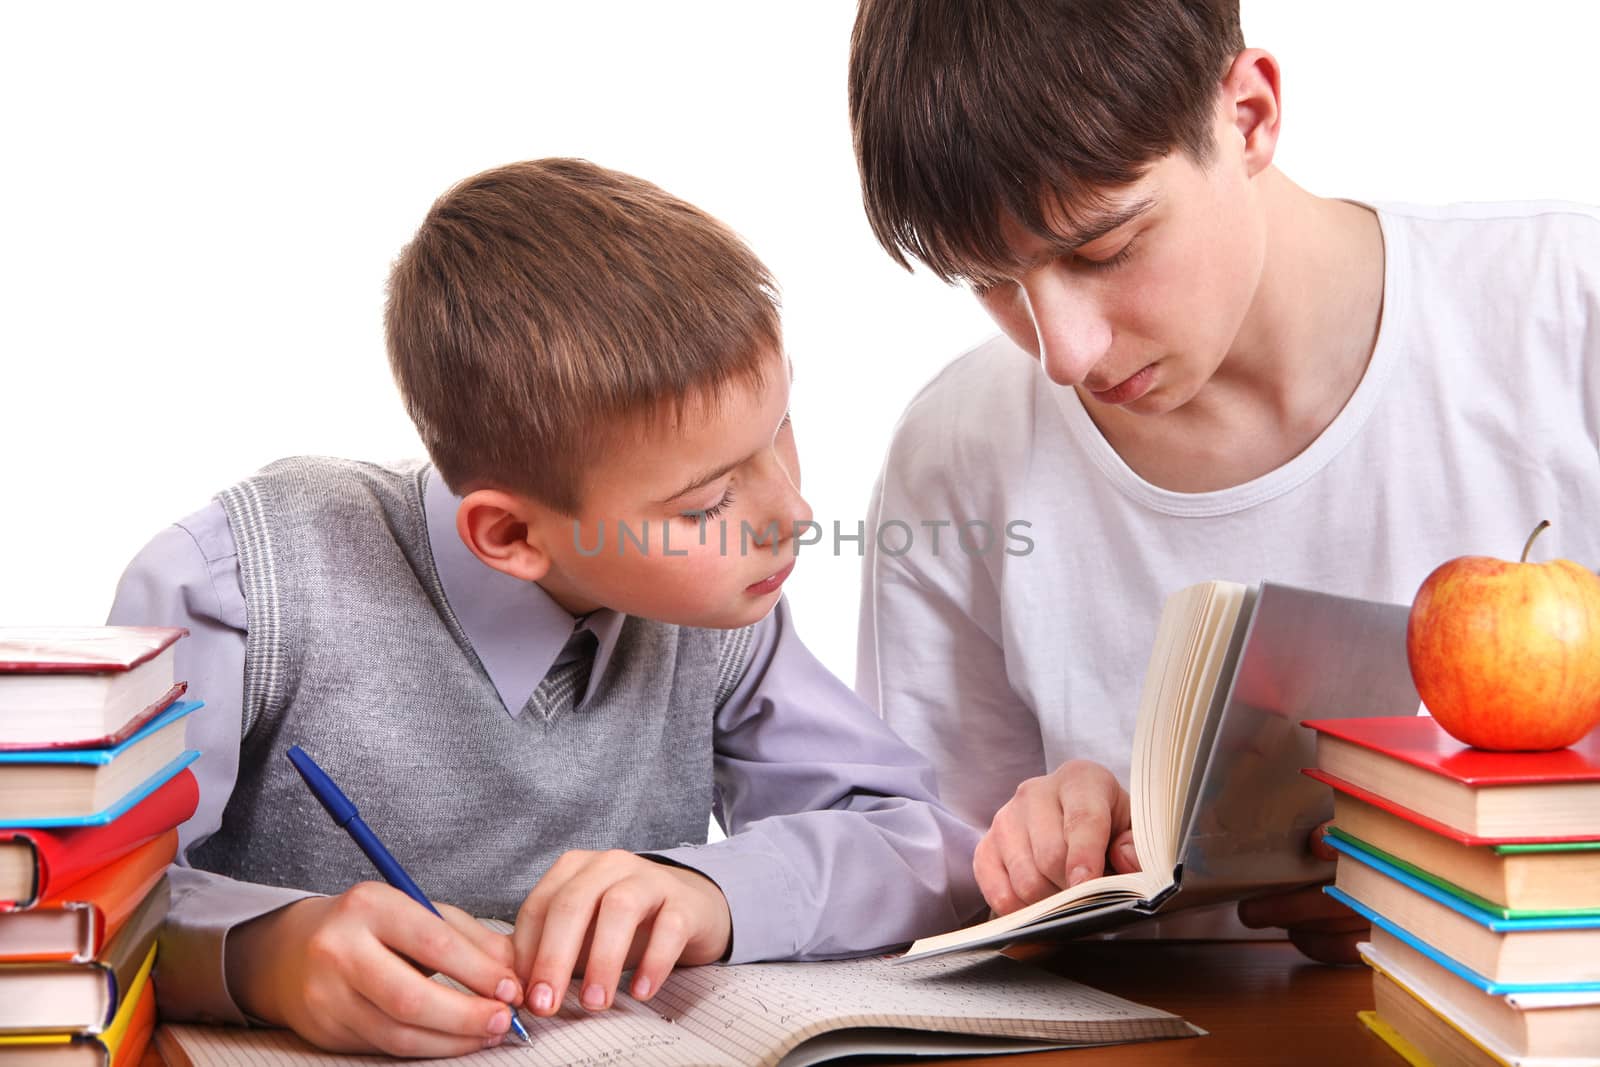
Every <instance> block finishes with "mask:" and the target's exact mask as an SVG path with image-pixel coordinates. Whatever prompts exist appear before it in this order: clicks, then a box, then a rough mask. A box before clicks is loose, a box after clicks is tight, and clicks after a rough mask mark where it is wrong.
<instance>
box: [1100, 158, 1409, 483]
mask: <svg viewBox="0 0 1600 1067" xmlns="http://www.w3.org/2000/svg"><path fill="white" fill-rule="evenodd" d="M1259 180H1260V181H1261V183H1262V184H1261V204H1262V211H1263V213H1264V215H1265V218H1266V233H1267V237H1266V241H1267V244H1266V254H1265V259H1264V263H1263V266H1262V271H1261V279H1260V282H1259V283H1258V285H1257V289H1256V294H1255V298H1254V300H1253V302H1252V304H1251V306H1250V310H1249V311H1248V312H1247V313H1246V316H1245V320H1244V323H1243V325H1242V326H1241V327H1240V330H1239V333H1238V336H1237V337H1236V338H1235V340H1234V343H1233V346H1232V347H1231V348H1230V350H1229V352H1228V354H1227V356H1226V357H1225V358H1224V360H1223V362H1222V364H1221V366H1220V367H1219V368H1218V369H1217V372H1216V374H1215V375H1214V376H1213V377H1212V379H1211V380H1210V381H1209V382H1207V384H1206V385H1205V386H1204V387H1202V389H1201V390H1200V392H1199V393H1197V394H1196V395H1195V397H1194V399H1192V400H1191V401H1189V402H1188V403H1187V404H1185V405H1183V406H1182V407H1180V408H1178V409H1176V410H1174V411H1172V412H1169V413H1167V414H1164V415H1158V416H1138V415H1132V414H1129V413H1125V412H1120V411H1115V412H1110V413H1102V414H1099V415H1097V418H1096V422H1097V424H1099V426H1100V429H1101V432H1102V433H1104V434H1105V436H1106V439H1107V440H1108V441H1109V442H1110V443H1111V445H1112V447H1113V448H1115V449H1116V450H1117V452H1118V453H1119V454H1120V455H1121V456H1122V458H1123V460H1124V461H1125V462H1126V463H1128V465H1129V466H1130V467H1132V468H1133V469H1134V470H1135V471H1136V472H1138V473H1139V475H1140V476H1141V477H1143V478H1144V479H1145V480H1146V481H1149V482H1151V483H1153V484H1155V485H1158V486H1161V487H1162V488H1165V489H1171V490H1174V491H1177V492H1206V491H1210V490H1217V489H1225V488H1229V487H1231V486H1235V485H1240V484H1243V483H1244V482H1247V481H1250V480H1251V479H1253V478H1257V477H1260V476H1261V475H1263V474H1266V473H1268V472H1270V471H1272V470H1275V469H1276V468H1278V467H1280V466H1282V465H1283V464H1284V463H1286V462H1288V461H1289V460H1290V459H1292V458H1294V457H1295V456H1296V455H1298V454H1299V453H1300V452H1302V451H1303V450H1304V449H1305V448H1306V447H1307V446H1308V445H1310V444H1311V442H1312V441H1314V440H1315V439H1316V438H1317V436H1318V435H1319V434H1321V433H1322V431H1323V430H1325V429H1327V427H1328V425H1329V424H1330V423H1331V422H1333V420H1334V418H1335V417H1336V416H1337V415H1338V414H1339V412H1340V411H1341V410H1342V409H1343V408H1344V405H1345V403H1346V402H1347V401H1348V400H1349V399H1350V397H1351V395H1352V394H1353V393H1354V392H1355V390H1356V387H1357V386H1358V385H1359V384H1360V383H1361V378H1362V376H1363V374H1364V373H1365V372H1366V368H1367V363H1368V361H1369V360H1370V358H1371V356H1372V351H1373V347H1374V344H1375V343H1376V340H1377V336H1378V324H1379V321H1380V317H1381V314H1382V308H1383V280H1384V254H1383V237H1382V234H1381V231H1380V229H1379V226H1378V220H1377V216H1376V215H1375V214H1374V213H1373V212H1372V211H1371V210H1370V209H1368V208H1365V207H1361V206H1359V205H1356V204H1351V203H1348V202H1346V201H1341V200H1328V199H1323V198H1321V197H1316V196H1312V195H1311V194H1310V193H1308V192H1306V191H1305V190H1304V189H1301V188H1300V187H1299V186H1297V185H1295V184H1294V183H1293V182H1291V181H1290V180H1289V179H1288V178H1286V177H1284V176H1283V175H1282V174H1281V173H1280V172H1278V171H1277V170H1276V169H1275V168H1274V169H1270V170H1268V171H1267V172H1266V173H1264V174H1263V175H1261V177H1260V179H1259ZM1180 443H1181V446H1182V447H1174V445H1176V444H1180Z"/></svg>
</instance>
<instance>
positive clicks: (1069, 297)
mask: <svg viewBox="0 0 1600 1067" xmlns="http://www.w3.org/2000/svg"><path fill="white" fill-rule="evenodd" d="M1024 291H1025V292H1026V293H1027V296H1028V307H1029V311H1030V313H1031V315H1032V317H1033V328H1034V335H1035V337H1036V338H1037V343H1038V351H1039V361H1040V363H1041V364H1042V365H1043V366H1044V372H1045V375H1046V376H1047V377H1048V378H1049V379H1050V380H1051V381H1053V382H1055V383H1056V384H1058V385H1082V384H1083V383H1084V381H1085V380H1086V379H1087V378H1088V377H1089V374H1090V372H1091V371H1093V370H1094V368H1095V366H1096V364H1098V363H1099V362H1100V361H1101V360H1102V359H1103V358H1105V354H1106V352H1107V350H1108V349H1110V347H1111V324H1110V323H1109V322H1107V321H1106V318H1105V315H1104V314H1103V313H1102V312H1101V310H1100V307H1099V304H1098V302H1097V301H1096V300H1095V299H1094V297H1093V296H1092V295H1091V294H1089V293H1086V292H1084V291H1082V290H1081V289H1079V288H1077V287H1075V286H1072V285H1068V284H1065V283H1062V282H1059V281H1056V280H1054V279H1045V280H1042V281H1040V282H1037V283H1034V284H1031V285H1028V286H1026V287H1025V288H1024Z"/></svg>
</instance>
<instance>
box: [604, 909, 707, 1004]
mask: <svg viewBox="0 0 1600 1067" xmlns="http://www.w3.org/2000/svg"><path fill="white" fill-rule="evenodd" d="M689 930H690V924H689V922H688V921H687V920H686V919H685V918H684V916H683V914H682V913H681V912H679V911H678V910H677V909H676V908H662V909H661V910H660V911H659V912H657V913H656V921H655V922H654V923H653V924H652V925H651V927H650V940H649V942H648V943H647V944H646V945H645V948H644V952H643V953H641V955H640V956H639V962H638V964H637V965H636V966H635V967H634V969H633V985H632V987H631V988H630V989H629V992H631V993H632V994H633V996H634V999H636V1000H649V999H650V998H651V997H653V996H655V995H656V990H658V989H660V988H661V986H662V984H663V983H665V982H666V980H667V976H668V975H670V974H671V973H672V968H673V966H674V965H675V964H676V963H677V962H678V960H679V959H680V958H681V957H682V956H683V950H684V948H685V947H686V946H687V945H688V943H689ZM593 958H594V957H593V956H592V955H591V956H590V959H591V961H592V960H593Z"/></svg>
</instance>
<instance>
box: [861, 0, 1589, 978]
mask: <svg viewBox="0 0 1600 1067" xmlns="http://www.w3.org/2000/svg"><path fill="white" fill-rule="evenodd" d="M850 109H851V118H852V123H853V127H854V132H855V141H856V148H857V155H858V160H859V163H860V168H861V177H862V188H863V193H864V198H865V202H866V209H867V214H868V217H869V219H870V220H871V223H872V226H873V229H874V231H875V233H876V234H877V236H878V238H879V240H880V242H881V243H882V244H883V245H884V247H885V248H886V249H888V250H889V252H890V254H891V255H893V256H894V257H895V258H896V259H897V260H899V261H900V262H901V263H902V264H907V265H909V261H910V258H912V257H914V258H916V259H918V260H921V261H922V262H923V263H925V264H926V265H928V266H929V267H930V268H931V269H932V270H933V271H934V272H935V273H936V274H938V275H939V276H940V277H942V278H944V279H946V280H947V281H957V282H963V283H965V284H967V285H968V286H970V287H971V288H972V290H973V291H974V292H975V294H976V295H977V297H978V299H979V300H980V301H982V303H983V305H984V306H985V308H986V309H988V311H989V312H990V314H991V315H992V316H993V317H994V319H995V321H996V322H997V323H998V324H999V326H1000V328H1001V330H1002V332H1003V333H1004V337H1002V338H997V339H995V340H993V341H991V342H989V343H987V344H985V345H982V346H981V347H979V348H977V349H976V350H974V351H972V352H970V353H968V354H967V355H965V356H963V357H962V358H961V359H960V360H958V361H956V362H955V363H954V364H953V365H951V366H950V367H949V368H947V369H946V370H945V371H944V372H943V373H942V374H941V375H940V376H939V377H938V378H936V379H935V380H934V381H933V382H932V383H931V384H930V385H929V386H928V387H927V388H926V389H924V390H923V392H922V393H921V395H920V396H918V398H917V399H916V400H915V401H914V402H913V403H912V405H911V407H910V409H909V410H908V412H907V413H906V415H905V418H904V420H903V422H902V424H901V426H900V428H899V430H898V432H897V434H896V437H895V440H894V443H893V445H892V446H891V450H890V453H889V455H888V458H887V460H886V461H885V466H884V471H883V477H882V481H881V484H880V489H879V494H878V497H877V499H876V500H875V502H874V512H875V514H876V515H877V516H878V518H879V519H880V520H888V519H891V518H893V519H899V520H902V521H907V522H911V523H913V524H914V523H916V522H917V521H918V520H919V519H938V520H944V521H950V520H956V521H962V520H983V521H985V522H987V523H989V524H990V527H991V528H1001V527H1003V526H1004V524H1005V523H1007V522H1010V521H1012V520H1025V521H1028V522H1030V523H1031V524H1032V527H1031V529H1030V530H1029V531H1028V532H1029V535H1030V537H1031V539H1032V540H1033V542H1034V544H1035V546H1036V550H1035V551H1033V552H1032V553H1031V554H1029V555H1024V556H1016V555H1008V554H1005V553H988V554H984V555H973V554H968V553H963V552H960V551H946V552H944V553H943V554H937V553H935V552H933V551H932V550H931V549H930V548H929V546H928V545H926V544H920V543H919V544H917V545H915V546H914V547H913V548H912V549H911V551H910V552H908V553H906V554H904V555H902V556H899V557H891V556H889V555H887V554H883V553H877V554H874V555H873V556H872V558H870V559H869V561H868V570H867V586H866V590H865V594H864V600H863V606H862V636H861V654H860V659H859V664H860V667H859V670H860V674H859V679H858V688H859V690H860V691H861V692H862V693H863V694H864V695H865V696H866V697H867V698H868V699H869V700H871V701H872V702H874V703H875V704H876V705H877V706H878V707H879V708H880V709H881V711H882V713H883V715H884V717H885V718H886V720H887V721H888V722H889V724H890V725H891V726H893V727H895V729H896V730H897V731H898V732H900V733H901V734H902V735H903V736H905V737H906V738H907V739H908V740H910V741H911V742H912V743H913V744H914V745H916V746H917V747H918V748H919V749H920V750H921V751H923V752H925V753H927V754H928V755H929V756H930V757H931V758H932V759H933V761H934V765H935V767H936V769H937V770H938V773H939V782H940V787H941V789H942V791H943V795H944V796H945V798H946V799H947V801H948V802H949V803H950V804H951V806H952V807H953V808H954V809H955V810H956V811H957V812H958V813H960V814H961V815H963V816H964V817H966V818H967V819H969V820H971V821H972V822H973V823H975V824H976V825H979V826H988V827H990V829H989V832H988V834H987V835H986V836H985V838H984V840H983V842H982V843H981V844H980V846H979V849H978V852H977V859H976V867H977V874H978V878H979V882H980V884H981V886H982V887H983V890H984V893H985V896H986V897H987V899H988V900H989V902H990V903H991V905H993V906H994V907H995V908H996V909H997V910H1000V911H1009V910H1011V909H1013V908H1016V907H1018V906H1020V905H1021V904H1023V903H1026V902H1028V901H1032V900H1035V899H1037V898H1039V897H1041V896H1044V895H1046V894H1048V893H1050V892H1052V891H1054V890H1055V889H1056V887H1059V886H1068V885H1071V884H1075V883H1077V882H1080V881H1082V880H1083V879H1085V878H1089V877H1093V876H1096V875H1098V874H1100V873H1101V872H1102V870H1103V869H1104V868H1105V867H1106V865H1107V864H1108V863H1109V864H1110V865H1111V866H1113V867H1115V868H1117V869H1122V870H1126V869H1131V868H1133V867H1134V866H1136V865H1137V862H1138V861H1137V857H1135V856H1134V855H1133V853H1132V844H1131V838H1130V834H1129V833H1128V827H1129V810H1128V797H1127V794H1126V792H1125V791H1124V789H1123V788H1122V786H1121V785H1120V784H1119V779H1122V780H1125V779H1126V775H1127V769H1128V763H1129V752H1130V747H1131V746H1130V737H1131V730H1132V723H1133V716H1134V711H1135V708H1136V706H1137V688H1138V685H1139V680H1140V678H1141V677H1142V676H1143V665H1144V659H1145V657H1146V656H1147V655H1148V651H1149V648H1150V643H1151V637H1152V634H1153V631H1154V626H1155V619H1156V615H1157V613H1158V612H1159V610H1160V606H1161V603H1162V601H1163V600H1164V598H1165V597H1166V595H1167V594H1168V593H1170V592H1172V591H1173V590H1174V589H1176V588H1179V587H1181V586H1184V585H1187V584H1189V583H1192V582H1195V581H1199V580H1203V579H1208V578H1229V579H1233V580H1236V581H1244V582H1251V581H1255V580H1257V579H1260V578H1272V579H1276V580H1280V581H1289V582H1294V583H1298V584H1303V585H1309V586H1313V587H1316V588H1321V589H1327V590H1330V591H1334V592H1340V593H1349V594H1354V595H1360V596H1366V597H1372V598H1379V599H1386V600H1395V601H1402V602H1404V601H1408V600H1409V599H1410V598H1411V596H1412V594H1413V593H1414V591H1415V590H1416V588H1417V586H1418V585H1419V584H1420V582H1421V581H1422V579H1423V577H1424V576H1425V575H1426V574H1427V573H1428V572H1429V570H1431V569H1432V568H1433V567H1434V566H1435V565H1437V564H1438V563H1440V562H1442V561H1443V560H1445V559H1447V558H1449V557H1451V556H1455V555H1460V554H1463V553H1488V554H1496V555H1508V554H1510V553H1512V552H1514V551H1516V549H1517V546H1519V545H1520V544H1521V543H1522V541H1523V539H1524V538H1525V537H1526V536H1527V533H1528V531H1529V530H1531V529H1532V527H1533V526H1534V524H1535V523H1536V522H1537V521H1538V520H1539V519H1541V518H1549V519H1551V520H1553V521H1554V523H1555V529H1556V530H1559V531H1560V532H1561V540H1560V543H1559V544H1554V545H1550V546H1547V547H1546V549H1545V551H1546V552H1548V553H1549V554H1550V555H1553V556H1567V557H1571V558H1574V559H1577V560H1580V561H1583V562H1586V563H1590V564H1592V563H1594V562H1595V561H1597V560H1600V527H1597V526H1596V524H1595V522H1594V521H1593V520H1594V516H1595V515H1596V514H1600V463H1597V462H1596V459H1597V455H1596V452H1597V450H1596V442H1597V440H1600V314H1597V312H1600V222H1597V220H1596V218H1595V216H1594V214H1593V213H1592V212H1590V211H1588V210H1586V209H1581V208H1574V207H1570V206H1564V205H1552V204H1510V205H1499V206H1477V207H1455V208H1439V209H1434V208H1387V207H1386V208H1372V207H1368V206H1366V205H1362V204H1356V203H1351V202H1348V201H1342V200H1325V199H1320V198H1318V197H1314V196H1312V195H1310V194H1308V193H1307V192H1305V191H1304V190H1302V189H1300V188H1299V187H1297V186H1296V185H1294V184H1293V183H1292V182H1291V181H1289V179H1288V178H1286V177H1285V176H1284V175H1283V174H1282V173H1280V172H1279V171H1278V170H1277V169H1276V168H1275V167H1274V166H1273V165H1272V161H1273V154H1274V149H1275V146H1276V143H1277V138H1278V131H1279V124H1280V119H1281V113H1280V107H1279V72H1278V66H1277V63H1276V61H1275V60H1274V59H1273V58H1272V56H1270V55H1269V54H1267V53H1266V52H1263V51H1260V50H1259V49H1246V48H1245V47H1244V42H1243V39H1242V37H1241V34H1240V30H1239V19H1238V10H1237V4H1236V3H1234V2H1232V0H1208V2H1199V0H1193V2H1181V0H1004V2H997V3H984V4H968V3H963V2H961V0H866V2H865V3H863V4H862V6H861V10H860V13H859V16H858V20H857V23H856V29H855V35H854V40H853V45H852V55H851V64H850ZM1041 371H1042V373H1041ZM1241 918H1243V919H1244V920H1245V921H1246V922H1247V924H1250V925H1257V926H1273V925H1288V926H1289V927H1290V934H1291V936H1292V937H1293V938H1294V939H1295V941H1296V943H1297V944H1299V945H1300V946H1301V948H1302V949H1304V950H1306V951H1307V952H1308V953H1310V954H1312V955H1314V956H1318V957H1321V958H1337V959H1349V958H1353V947H1354V942H1355V940H1356V939H1357V938H1358V937H1359V936H1360V935H1361V931H1362V930H1363V929H1364V924H1363V923H1361V922H1360V921H1359V920H1357V919H1356V918H1355V917H1354V916H1353V915H1350V914H1349V913H1347V912H1344V913H1341V912H1340V911H1339V910H1337V909H1335V908H1333V907H1332V906H1331V905H1330V904H1329V902H1327V900H1326V898H1325V897H1323V896H1322V895H1321V894H1320V893H1318V892H1317V891H1316V890H1308V891H1305V892H1302V893H1297V894H1290V895H1285V896H1282V897H1277V898H1272V899H1266V900H1260V901H1253V902H1249V903H1247V904H1246V905H1244V906H1243V907H1242V908H1241Z"/></svg>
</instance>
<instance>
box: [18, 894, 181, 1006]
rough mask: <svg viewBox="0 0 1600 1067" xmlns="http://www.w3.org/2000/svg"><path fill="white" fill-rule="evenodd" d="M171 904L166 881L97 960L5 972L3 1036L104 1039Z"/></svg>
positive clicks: (25, 965) (21, 966)
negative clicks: (96, 1036)
mask: <svg viewBox="0 0 1600 1067" xmlns="http://www.w3.org/2000/svg"><path fill="white" fill-rule="evenodd" d="M171 901H172V894H171V889H170V886H169V883H168V881H167V879H165V878H163V879H161V880H160V881H159V882H157V883H156V887H155V888H154V889H153V890H151V891H150V893H149V894H148V895H147V896H146V897H145V898H144V900H143V901H142V902H141V903H140V904H139V906H138V907H137V908H135V909H134V912H133V914H132V915H131V916H129V917H128V920H127V921H126V922H125V923H123V924H122V929H120V930H118V931H117V934H116V936H115V937H113V938H112V939H111V941H110V943H109V944H107V945H106V947H105V951H104V952H102V953H101V954H100V955H99V956H98V957H97V958H95V959H93V960H89V961H86V962H83V963H11V964H7V965H6V966H4V967H0V1034H4V1033H13V1034H18V1033H28V1034H40V1033H66V1034H72V1033H76V1034H86V1035H87V1034H99V1033H103V1032H104V1031H105V1030H106V1028H107V1027H109V1026H111V1025H112V1023H113V1022H114V1021H115V1018H116V1015H117V1010H118V1008H120V1007H121V1006H122V1004H123V1002H124V1000H125V999H127V998H128V997H129V996H130V995H131V994H130V990H132V989H133V988H134V986H135V984H136V981H137V978H138V975H139V970H140V968H141V967H142V966H143V964H144V962H145V960H146V959H148V958H149V956H150V954H151V952H152V950H153V949H154V948H155V944H156V935H157V934H158V933H159V932H160V930H161V924H162V922H163V921H164V920H165V919H166V917H167V909H168V908H169V907H170V905H171Z"/></svg>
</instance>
